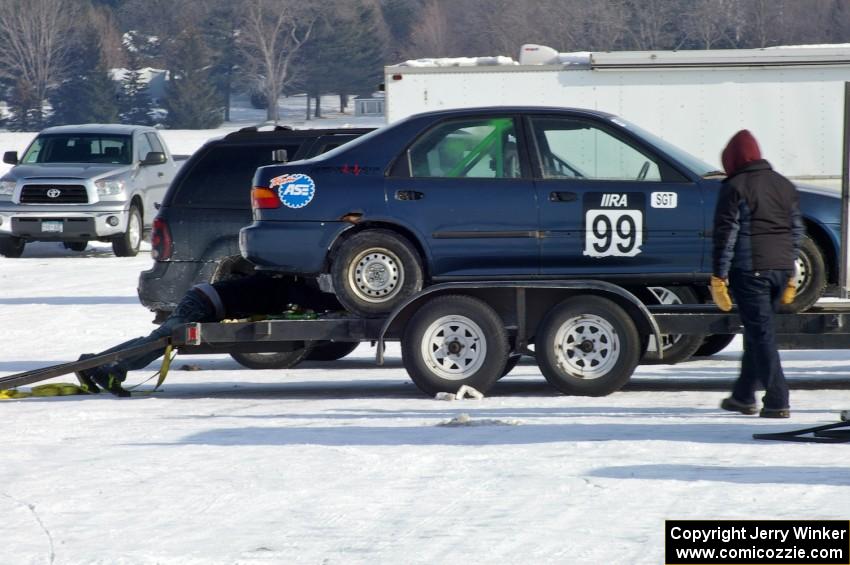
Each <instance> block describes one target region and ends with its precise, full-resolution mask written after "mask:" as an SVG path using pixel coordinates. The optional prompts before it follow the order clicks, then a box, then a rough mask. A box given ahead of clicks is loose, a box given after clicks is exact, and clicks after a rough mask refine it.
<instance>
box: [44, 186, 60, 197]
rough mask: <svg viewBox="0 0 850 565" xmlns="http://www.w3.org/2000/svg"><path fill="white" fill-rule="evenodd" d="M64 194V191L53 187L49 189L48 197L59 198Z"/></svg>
mask: <svg viewBox="0 0 850 565" xmlns="http://www.w3.org/2000/svg"><path fill="white" fill-rule="evenodd" d="M60 194H62V191H61V190H59V189H58V188H51V189H50V190H48V191H47V197H48V198H59V195H60Z"/></svg>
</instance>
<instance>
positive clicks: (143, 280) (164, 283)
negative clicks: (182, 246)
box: [136, 261, 216, 312]
mask: <svg viewBox="0 0 850 565" xmlns="http://www.w3.org/2000/svg"><path fill="white" fill-rule="evenodd" d="M215 267H216V263H215V262H214V261H207V262H204V261H154V263H153V267H151V268H150V269H148V270H147V271H142V272H141V273H140V274H139V283H138V287H137V288H136V292H137V293H138V295H139V302H141V303H142V305H143V306H144V307H145V308H147V309H148V310H151V311H153V312H171V311H172V310H174V308H176V307H177V303H178V302H180V300H181V299H182V298H183V296H184V295H185V294H186V291H187V290H189V289H190V288H192V287H193V286H194V285H196V284H198V283H202V282H209V280H210V277H211V276H212V273H213V271H214V270H215Z"/></svg>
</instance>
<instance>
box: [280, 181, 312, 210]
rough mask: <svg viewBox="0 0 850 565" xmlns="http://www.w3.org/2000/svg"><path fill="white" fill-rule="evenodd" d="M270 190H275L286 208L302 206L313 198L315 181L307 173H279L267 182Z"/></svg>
mask: <svg viewBox="0 0 850 565" xmlns="http://www.w3.org/2000/svg"><path fill="white" fill-rule="evenodd" d="M269 187H270V188H271V189H272V190H277V195H278V197H279V198H280V201H281V202H282V203H283V205H284V206H286V207H287V208H303V207H304V206H306V205H307V204H309V203H310V201H311V200H313V196H314V195H315V194H316V183H314V182H313V179H311V178H310V177H308V176H307V175H302V174H294V175H280V176H279V177H274V178H273V179H272V180H271V182H270V183H269Z"/></svg>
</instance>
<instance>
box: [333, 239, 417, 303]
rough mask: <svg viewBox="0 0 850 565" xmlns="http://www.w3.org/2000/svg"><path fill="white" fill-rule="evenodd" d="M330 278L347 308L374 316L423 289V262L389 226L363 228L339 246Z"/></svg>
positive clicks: (410, 246)
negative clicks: (370, 228) (385, 227)
mask: <svg viewBox="0 0 850 565" xmlns="http://www.w3.org/2000/svg"><path fill="white" fill-rule="evenodd" d="M331 279H332V281H333V286H334V292H335V293H336V297H337V299H338V300H339V302H340V303H341V304H342V305H343V306H344V307H345V309H346V310H348V311H349V312H352V313H354V314H357V315H359V316H364V317H367V318H370V317H371V318H373V317H377V316H381V315H382V314H386V313H388V312H391V311H392V310H393V309H394V308H395V307H396V306H398V305H399V304H401V303H402V302H404V301H405V300H406V299H407V298H409V297H410V296H412V295H413V294H415V293H417V292H419V291H420V290H421V289H422V265H421V263H420V260H419V254H418V253H417V252H416V250H415V249H414V248H413V246H412V245H411V244H410V242H408V241H407V240H406V239H405V238H404V237H402V236H400V235H398V234H396V233H394V232H391V231H389V230H378V229H376V230H366V231H362V232H360V233H357V234H354V235H353V236H351V237H350V238H348V239H347V240H345V241H344V242H343V243H342V244H341V245H340V246H339V249H338V250H337V251H336V253H335V254H334V259H333V265H332V266H331Z"/></svg>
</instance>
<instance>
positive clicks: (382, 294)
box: [348, 247, 404, 303]
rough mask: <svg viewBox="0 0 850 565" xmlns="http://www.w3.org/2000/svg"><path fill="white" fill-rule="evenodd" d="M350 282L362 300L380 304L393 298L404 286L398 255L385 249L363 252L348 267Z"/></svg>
mask: <svg viewBox="0 0 850 565" xmlns="http://www.w3.org/2000/svg"><path fill="white" fill-rule="evenodd" d="M348 282H349V285H350V286H351V290H352V291H353V292H354V294H355V295H356V296H357V298H359V299H360V300H363V301H365V302H373V303H380V302H386V301H387V300H390V299H391V298H393V297H394V296H395V295H396V294H398V292H399V291H400V290H401V287H402V285H403V284H404V268H403V267H402V264H401V260H400V259H399V258H398V255H396V254H395V253H393V252H392V251H390V250H389V249H385V248H383V247H373V248H371V249H366V250H365V251H361V252H360V254H358V255H357V256H356V257H355V258H354V260H353V261H352V262H351V264H350V265H349V267H348Z"/></svg>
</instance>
